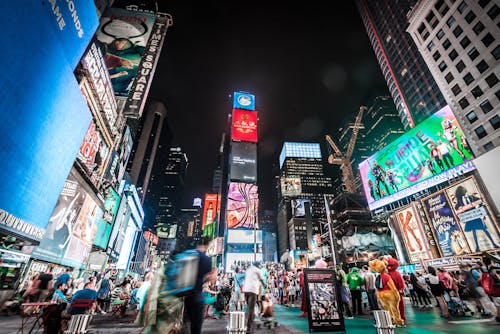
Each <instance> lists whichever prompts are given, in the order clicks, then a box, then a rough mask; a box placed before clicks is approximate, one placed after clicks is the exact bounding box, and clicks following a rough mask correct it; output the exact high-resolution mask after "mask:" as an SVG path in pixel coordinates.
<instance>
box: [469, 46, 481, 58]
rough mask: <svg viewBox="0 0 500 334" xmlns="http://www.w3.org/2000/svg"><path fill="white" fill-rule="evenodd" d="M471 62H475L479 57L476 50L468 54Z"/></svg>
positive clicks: (473, 49)
mask: <svg viewBox="0 0 500 334" xmlns="http://www.w3.org/2000/svg"><path fill="white" fill-rule="evenodd" d="M467 54H468V55H469V58H470V60H474V59H476V58H477V56H479V51H477V49H476V48H472V49H471V50H470V51H469V52H468V53H467Z"/></svg>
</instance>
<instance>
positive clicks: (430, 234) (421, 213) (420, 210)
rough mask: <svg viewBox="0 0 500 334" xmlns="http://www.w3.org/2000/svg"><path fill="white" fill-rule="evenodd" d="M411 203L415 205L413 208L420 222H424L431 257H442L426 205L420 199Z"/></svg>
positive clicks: (423, 226)
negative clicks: (426, 211) (426, 212)
mask: <svg viewBox="0 0 500 334" xmlns="http://www.w3.org/2000/svg"><path fill="white" fill-rule="evenodd" d="M411 205H412V207H413V210H414V211H415V213H416V214H417V216H418V219H419V221H420V223H421V224H422V228H423V231H424V236H425V239H426V240H427V243H428V244H429V250H430V252H431V258H433V259H437V258H439V257H441V253H440V250H439V247H438V243H437V242H436V238H435V237H434V231H433V228H432V226H431V224H430V222H429V219H428V218H427V215H426V214H425V208H424V205H423V204H422V202H420V201H417V202H413V203H412V204H411Z"/></svg>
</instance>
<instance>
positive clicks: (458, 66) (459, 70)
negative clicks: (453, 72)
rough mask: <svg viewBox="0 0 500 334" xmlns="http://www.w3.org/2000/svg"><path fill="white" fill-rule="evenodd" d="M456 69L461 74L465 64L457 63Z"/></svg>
mask: <svg viewBox="0 0 500 334" xmlns="http://www.w3.org/2000/svg"><path fill="white" fill-rule="evenodd" d="M456 68H457V71H458V73H462V71H463V70H464V69H465V64H464V62H463V61H459V62H458V63H457V66H456Z"/></svg>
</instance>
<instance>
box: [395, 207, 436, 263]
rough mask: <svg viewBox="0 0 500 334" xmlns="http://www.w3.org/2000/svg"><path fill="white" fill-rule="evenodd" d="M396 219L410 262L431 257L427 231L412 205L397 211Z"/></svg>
mask: <svg viewBox="0 0 500 334" xmlns="http://www.w3.org/2000/svg"><path fill="white" fill-rule="evenodd" d="M395 215H396V220H397V222H398V223H399V229H400V231H401V235H402V236H403V240H404V244H405V248H406V253H407V254H408V258H409V259H410V263H418V262H420V260H428V259H430V258H431V256H430V252H429V246H428V245H427V240H426V238H425V237H424V236H425V233H424V231H423V228H422V224H421V223H420V219H419V217H418V215H416V214H415V211H414V210H413V208H412V207H411V206H409V207H407V208H405V209H402V210H399V211H397V212H396V214H395Z"/></svg>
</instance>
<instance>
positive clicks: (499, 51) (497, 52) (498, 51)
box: [491, 44, 500, 60]
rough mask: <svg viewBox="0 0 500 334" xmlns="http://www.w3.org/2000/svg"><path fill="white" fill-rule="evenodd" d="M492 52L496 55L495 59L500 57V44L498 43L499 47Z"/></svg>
mask: <svg viewBox="0 0 500 334" xmlns="http://www.w3.org/2000/svg"><path fill="white" fill-rule="evenodd" d="M491 54H492V55H493V57H495V60H498V59H500V44H499V45H497V47H496V48H494V49H493V51H491Z"/></svg>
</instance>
